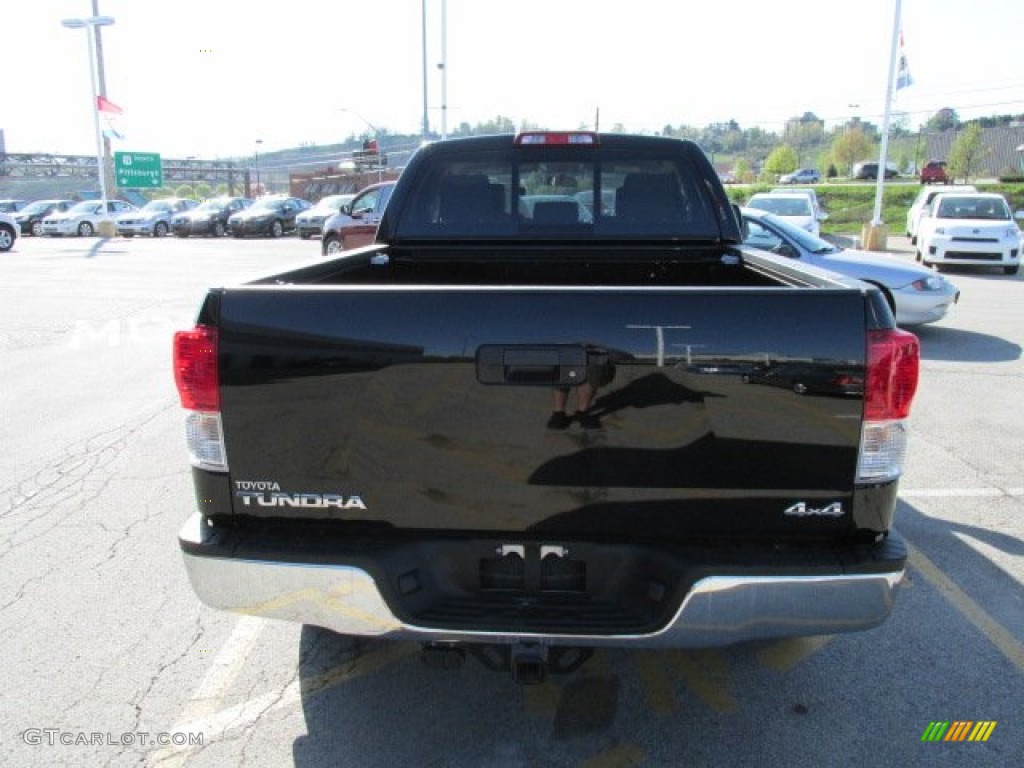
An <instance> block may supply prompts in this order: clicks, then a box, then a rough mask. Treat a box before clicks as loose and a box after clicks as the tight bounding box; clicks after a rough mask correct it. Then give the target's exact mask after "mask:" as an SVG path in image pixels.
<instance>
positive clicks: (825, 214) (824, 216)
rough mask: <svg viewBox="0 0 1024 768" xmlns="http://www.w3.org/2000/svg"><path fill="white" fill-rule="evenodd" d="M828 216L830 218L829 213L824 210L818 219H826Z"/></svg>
mask: <svg viewBox="0 0 1024 768" xmlns="http://www.w3.org/2000/svg"><path fill="white" fill-rule="evenodd" d="M827 218H828V214H827V213H825V212H824V211H822V212H821V213H819V214H818V221H824V220H825V219H827Z"/></svg>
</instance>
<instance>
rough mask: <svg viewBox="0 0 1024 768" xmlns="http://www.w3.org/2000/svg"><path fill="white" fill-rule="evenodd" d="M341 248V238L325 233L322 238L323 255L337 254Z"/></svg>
mask: <svg viewBox="0 0 1024 768" xmlns="http://www.w3.org/2000/svg"><path fill="white" fill-rule="evenodd" d="M342 250H343V249H342V246H341V240H339V239H338V236H337V235H327V236H326V237H325V238H324V244H323V252H324V256H337V255H338V254H339V253H341V252H342Z"/></svg>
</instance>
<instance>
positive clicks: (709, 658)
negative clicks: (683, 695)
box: [671, 650, 739, 714]
mask: <svg viewBox="0 0 1024 768" xmlns="http://www.w3.org/2000/svg"><path fill="white" fill-rule="evenodd" d="M671 659H672V661H673V663H674V664H675V667H676V669H677V670H678V672H679V674H680V675H681V676H682V678H683V680H685V681H686V686H687V688H689V689H690V691H691V692H692V693H693V694H694V695H696V696H697V697H698V698H699V699H700V700H701V701H703V702H704V703H705V704H706V705H707V706H708V707H710V708H711V709H713V710H715V711H716V712H721V713H723V714H728V713H730V712H735V711H737V710H738V709H739V705H738V704H737V703H736V699H734V698H733V697H732V694H731V693H730V692H729V674H728V670H727V669H726V665H725V659H724V658H723V657H722V655H721V653H719V652H718V651H715V650H698V651H678V652H673V653H672V654H671Z"/></svg>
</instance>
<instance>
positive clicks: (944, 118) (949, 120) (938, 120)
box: [924, 107, 960, 132]
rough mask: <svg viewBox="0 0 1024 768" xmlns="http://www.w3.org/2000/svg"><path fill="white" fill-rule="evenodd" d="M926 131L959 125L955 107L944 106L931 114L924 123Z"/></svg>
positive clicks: (950, 128)
mask: <svg viewBox="0 0 1024 768" xmlns="http://www.w3.org/2000/svg"><path fill="white" fill-rule="evenodd" d="M924 127H925V130H926V131H939V132H941V131H949V130H953V129H955V128H959V127H960V117H959V116H958V115H957V113H956V110H955V109H950V108H949V107H944V108H943V109H940V110H939V111H938V112H936V113H935V114H934V115H932V116H931V117H930V118H929V119H928V122H927V123H925V124H924Z"/></svg>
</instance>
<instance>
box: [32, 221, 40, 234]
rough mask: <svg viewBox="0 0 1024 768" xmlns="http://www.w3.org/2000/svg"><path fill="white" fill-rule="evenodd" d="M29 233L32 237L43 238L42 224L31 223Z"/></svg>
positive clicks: (37, 222)
mask: <svg viewBox="0 0 1024 768" xmlns="http://www.w3.org/2000/svg"><path fill="white" fill-rule="evenodd" d="M30 231H31V232H32V234H33V235H34V236H36V237H42V236H43V222H41V221H33V222H32V227H31V228H30Z"/></svg>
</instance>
